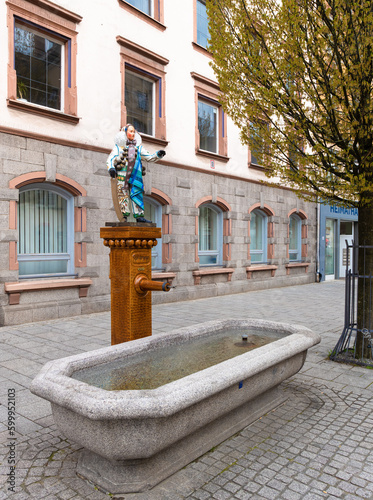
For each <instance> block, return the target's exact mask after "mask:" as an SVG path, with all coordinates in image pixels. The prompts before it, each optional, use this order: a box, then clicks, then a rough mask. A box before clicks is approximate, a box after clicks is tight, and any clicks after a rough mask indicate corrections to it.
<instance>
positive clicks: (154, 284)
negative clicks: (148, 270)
mask: <svg viewBox="0 0 373 500" xmlns="http://www.w3.org/2000/svg"><path fill="white" fill-rule="evenodd" d="M134 285H135V290H136V292H137V293H139V294H144V293H146V292H156V291H163V292H169V291H170V289H171V284H170V283H162V282H160V281H152V280H150V279H149V278H148V277H147V276H146V275H145V274H138V275H137V276H136V278H135V281H134Z"/></svg>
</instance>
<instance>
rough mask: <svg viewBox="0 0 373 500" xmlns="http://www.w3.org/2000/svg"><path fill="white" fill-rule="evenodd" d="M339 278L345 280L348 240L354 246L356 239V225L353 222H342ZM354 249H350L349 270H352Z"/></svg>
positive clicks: (340, 229)
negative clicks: (353, 242)
mask: <svg viewBox="0 0 373 500" xmlns="http://www.w3.org/2000/svg"><path fill="white" fill-rule="evenodd" d="M339 234H340V236H339V249H340V250H339V277H340V278H344V277H345V275H346V264H347V248H346V240H347V241H348V244H349V245H352V241H353V239H354V223H353V221H341V223H340V228H339ZM351 260H352V248H349V256H348V268H349V269H351Z"/></svg>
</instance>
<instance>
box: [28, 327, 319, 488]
mask: <svg viewBox="0 0 373 500" xmlns="http://www.w3.org/2000/svg"><path fill="white" fill-rule="evenodd" d="M225 328H227V329H228V328H239V329H243V328H255V329H259V330H263V332H265V331H270V332H276V334H277V333H279V334H280V336H282V335H284V336H283V337H282V338H279V339H278V340H275V341H274V342H272V343H270V344H268V345H265V346H262V347H259V348H257V349H255V350H253V351H249V352H246V353H244V354H241V355H239V356H237V357H235V358H232V359H229V360H227V361H224V362H221V363H219V364H217V365H214V366H212V367H210V368H206V369H204V370H202V371H199V372H197V373H194V374H191V375H188V376H186V377H184V378H181V379H179V380H175V381H174V382H171V383H168V384H166V385H163V386H161V387H158V388H156V389H152V390H132V391H130V390H125V391H107V390H104V389H101V388H98V387H94V386H91V385H88V384H86V383H84V382H80V381H78V380H75V379H73V378H71V375H72V374H73V373H74V372H75V371H78V370H81V369H83V368H87V367H91V366H94V365H100V364H102V363H107V362H108V361H117V360H118V359H123V358H125V357H129V356H132V355H134V354H137V353H139V352H149V351H150V350H154V349H162V347H165V346H169V345H170V344H175V343H176V344H177V343H180V342H184V341H189V340H192V338H193V337H198V336H200V335H213V334H214V332H218V331H221V330H222V329H225ZM285 335H286V336H285ZM319 342H320V336H319V335H317V334H315V333H313V332H312V331H311V330H309V329H307V328H305V327H303V326H293V325H287V324H282V323H274V322H270V321H262V320H223V321H212V322H208V323H203V324H199V325H196V326H192V327H186V328H181V329H179V330H176V331H173V332H171V333H167V334H159V335H156V336H154V337H146V338H143V339H139V340H134V341H131V342H127V343H123V344H118V345H115V346H111V347H105V348H103V349H99V350H95V351H91V352H87V353H83V354H78V355H75V356H71V357H68V358H63V359H59V360H54V361H50V362H49V363H47V364H46V365H45V366H44V367H43V369H42V370H41V372H40V373H39V374H38V375H37V377H36V378H35V379H34V381H33V382H32V385H31V392H33V393H34V394H36V395H38V396H40V397H42V398H44V399H46V400H48V401H50V402H51V404H52V411H53V417H54V420H55V423H56V425H57V426H58V427H59V429H60V430H61V431H62V433H63V434H64V435H65V436H67V437H68V438H69V439H70V440H72V441H74V442H76V443H78V444H79V445H81V446H83V447H84V448H85V450H84V451H83V453H82V455H81V457H80V460H79V464H78V468H77V472H78V475H80V476H82V477H84V478H86V479H88V480H89V481H91V482H93V483H94V484H96V485H98V486H99V488H101V489H103V490H104V491H108V492H110V493H113V494H116V493H126V492H136V491H143V490H146V489H149V488H151V487H152V486H154V485H155V484H157V483H158V482H160V481H161V480H162V479H164V478H166V477H168V476H169V475H171V474H172V473H174V472H176V471H177V470H179V469H180V468H181V467H183V466H185V465H186V464H188V463H189V462H191V461H192V460H194V459H196V458H198V456H200V455H202V454H203V453H205V452H206V451H208V450H209V449H211V447H213V446H215V445H217V444H219V443H220V442H222V441H223V440H225V439H227V438H228V437H230V436H232V435H233V434H234V433H236V432H238V431H239V430H241V429H242V428H243V427H245V426H246V425H249V424H250V423H252V422H253V421H254V420H256V419H257V418H259V417H260V416H262V415H263V414H265V413H267V412H268V411H270V410H272V409H273V408H275V407H276V406H278V405H279V404H281V403H282V402H283V401H284V395H283V392H282V391H280V390H278V389H277V386H278V385H279V384H280V383H281V382H282V381H284V380H285V379H287V378H289V377H291V376H292V375H294V374H295V373H297V372H298V371H299V370H300V369H301V368H302V366H303V364H304V361H305V359H306V353H307V350H308V349H309V348H310V347H312V346H313V345H315V344H317V343H319Z"/></svg>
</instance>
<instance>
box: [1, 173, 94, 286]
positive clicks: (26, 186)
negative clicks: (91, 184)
mask: <svg viewBox="0 0 373 500" xmlns="http://www.w3.org/2000/svg"><path fill="white" fill-rule="evenodd" d="M9 187H10V188H11V189H18V190H19V197H18V201H15V200H11V201H10V209H9V214H10V215H9V228H10V229H16V230H17V231H18V242H17V241H11V242H10V247H9V268H10V270H18V271H19V274H20V276H22V277H24V278H36V277H48V278H49V277H55V276H69V275H74V274H75V268H76V267H85V266H86V265H87V264H86V262H87V249H86V243H85V242H83V241H79V239H81V238H79V235H81V233H84V232H85V231H86V230H87V223H86V221H87V213H86V208H85V207H82V206H78V205H79V203H78V202H76V201H75V200H77V199H79V198H78V197H84V196H86V194H87V193H86V190H85V189H84V188H83V187H82V186H80V185H79V184H78V183H77V182H75V181H74V180H73V179H70V178H68V177H66V176H64V175H61V174H56V179H55V181H54V182H47V180H46V173H45V172H44V171H42V172H31V173H28V174H24V175H21V176H18V177H16V178H14V179H12V180H11V181H10V182H9ZM76 233H78V234H77V237H75V234H76Z"/></svg>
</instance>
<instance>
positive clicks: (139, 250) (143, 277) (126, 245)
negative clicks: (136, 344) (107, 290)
mask: <svg viewBox="0 0 373 500" xmlns="http://www.w3.org/2000/svg"><path fill="white" fill-rule="evenodd" d="M154 226H155V224H146V225H145V224H141V225H140V224H139V223H138V224H137V223H131V222H128V223H123V222H118V223H106V226H105V227H101V228H100V236H101V238H103V240H104V245H105V246H107V247H109V248H110V276H109V277H110V281H111V345H114V344H120V343H121V342H128V341H129V340H135V339H139V338H142V337H148V336H150V335H151V334H152V299H151V292H152V290H163V291H166V292H167V291H169V289H170V285H169V284H168V283H161V282H156V281H151V267H152V266H151V251H152V248H153V247H154V246H156V245H157V238H160V237H161V235H162V233H161V229H160V228H158V227H154Z"/></svg>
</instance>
